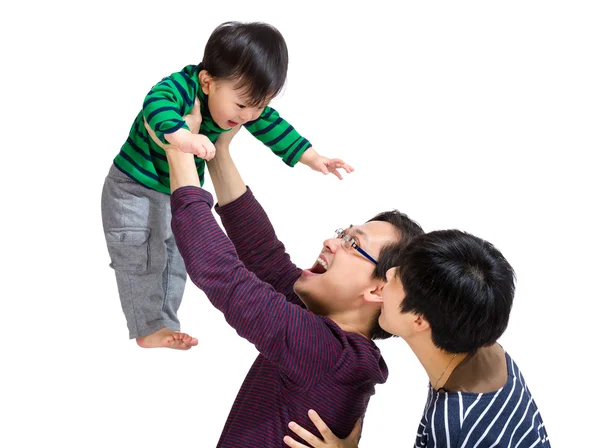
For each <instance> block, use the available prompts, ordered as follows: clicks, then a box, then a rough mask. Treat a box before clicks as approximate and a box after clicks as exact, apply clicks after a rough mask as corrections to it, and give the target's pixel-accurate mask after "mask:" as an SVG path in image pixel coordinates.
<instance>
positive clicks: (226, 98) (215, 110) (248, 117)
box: [202, 79, 266, 129]
mask: <svg viewBox="0 0 600 448" xmlns="http://www.w3.org/2000/svg"><path fill="white" fill-rule="evenodd" d="M236 85H237V83H236V82H235V81H221V80H218V81H217V80H214V79H211V80H210V81H209V82H207V83H205V85H203V86H202V90H203V91H204V93H205V94H207V95H208V109H209V111H210V115H211V116H212V118H213V120H214V121H215V123H216V124H217V126H219V127H220V128H221V129H231V128H233V127H235V126H237V125H239V124H245V123H247V122H249V121H252V120H256V119H257V118H258V117H259V116H260V114H262V112H263V110H264V109H265V107H266V104H265V105H264V106H261V107H256V106H250V105H249V104H248V101H247V99H246V98H244V97H243V90H240V89H237V90H236V89H235V86H236Z"/></svg>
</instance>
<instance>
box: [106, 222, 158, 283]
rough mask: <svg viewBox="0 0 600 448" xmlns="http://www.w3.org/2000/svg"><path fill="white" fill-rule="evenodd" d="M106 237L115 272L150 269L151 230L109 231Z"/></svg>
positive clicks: (124, 229) (129, 228) (111, 264)
mask: <svg viewBox="0 0 600 448" xmlns="http://www.w3.org/2000/svg"><path fill="white" fill-rule="evenodd" d="M105 236H106V243H107V245H108V253H109V255H110V261H111V263H110V267H111V268H113V269H114V270H115V271H136V272H141V271H145V270H147V269H148V249H149V245H148V238H149V237H150V230H149V229H144V228H140V229H136V228H131V227H128V228H122V229H109V230H108V231H106V232H105Z"/></svg>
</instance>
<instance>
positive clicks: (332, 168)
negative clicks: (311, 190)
mask: <svg viewBox="0 0 600 448" xmlns="http://www.w3.org/2000/svg"><path fill="white" fill-rule="evenodd" d="M299 162H300V163H303V164H304V165H306V166H308V167H309V168H311V169H313V170H315V171H319V172H321V173H323V174H329V173H333V174H334V175H335V176H336V177H337V178H338V179H340V180H342V174H341V173H340V172H339V171H338V170H339V169H344V170H345V171H346V173H348V174H349V173H351V172H352V171H354V168H352V167H351V166H350V165H348V164H347V163H346V162H344V161H343V160H342V159H330V158H328V157H325V156H322V155H320V154H319V153H318V152H317V151H315V149H314V148H312V147H311V148H308V149H307V150H306V151H304V154H302V157H300V160H299Z"/></svg>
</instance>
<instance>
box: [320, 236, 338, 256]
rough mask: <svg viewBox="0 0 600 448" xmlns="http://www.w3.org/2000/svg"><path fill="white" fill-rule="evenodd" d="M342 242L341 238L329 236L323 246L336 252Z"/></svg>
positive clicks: (333, 252)
mask: <svg viewBox="0 0 600 448" xmlns="http://www.w3.org/2000/svg"><path fill="white" fill-rule="evenodd" d="M341 242H342V240H340V239H339V238H327V239H326V240H325V241H323V248H324V249H327V250H329V252H331V253H332V254H335V253H336V251H337V250H338V249H339V248H340V245H341Z"/></svg>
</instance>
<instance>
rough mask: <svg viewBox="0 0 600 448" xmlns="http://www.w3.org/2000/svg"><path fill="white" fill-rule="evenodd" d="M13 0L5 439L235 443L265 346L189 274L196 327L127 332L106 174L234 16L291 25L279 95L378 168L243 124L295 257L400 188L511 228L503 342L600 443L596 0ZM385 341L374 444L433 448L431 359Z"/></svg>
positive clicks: (451, 220)
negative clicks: (149, 109)
mask: <svg viewBox="0 0 600 448" xmlns="http://www.w3.org/2000/svg"><path fill="white" fill-rule="evenodd" d="M7 3H8V2H4V3H3V6H2V7H1V9H2V11H0V12H1V14H0V16H1V21H2V24H1V25H2V26H0V37H1V42H2V44H1V45H2V67H3V68H2V69H1V71H0V76H1V83H0V86H1V87H0V88H1V89H2V97H1V98H2V99H1V102H2V107H1V108H0V114H2V117H1V118H2V120H1V123H2V147H3V158H2V164H3V168H2V176H1V178H0V179H1V180H0V181H1V182H2V190H1V191H2V193H1V194H2V202H3V207H2V220H1V221H0V225H1V226H2V228H1V230H2V233H1V234H2V236H3V241H2V248H3V250H2V254H3V257H2V258H3V260H4V262H3V263H2V265H3V266H4V268H3V269H2V271H1V275H2V292H1V293H0V294H1V308H0V309H1V311H0V316H1V318H2V325H1V326H0V337H1V339H0V348H1V351H2V354H1V358H0V366H1V367H0V375H2V381H1V386H0V387H1V388H2V389H1V394H0V409H1V414H2V417H1V418H0V446H3V447H11V448H12V447H39V446H61V447H105V446H114V447H121V446H123V447H144V448H146V447H148V448H150V447H164V446H174V447H181V448H186V447H198V446H202V447H204V446H206V447H210V446H215V444H216V442H217V440H218V437H219V435H220V432H221V429H222V427H223V424H224V422H225V419H226V417H227V414H228V412H229V409H230V407H231V404H232V402H233V400H234V397H235V395H236V394H237V391H238V389H239V386H240V384H241V382H242V380H243V378H244V376H245V375H246V372H247V370H248V368H249V367H250V365H251V363H252V361H253V360H254V357H255V355H256V351H255V349H254V347H253V346H252V345H250V344H249V343H248V342H246V341H244V340H242V339H241V338H239V337H238V336H237V334H236V333H235V331H234V330H233V329H231V328H230V327H229V326H228V325H227V324H226V323H225V321H224V320H223V318H222V316H221V314H220V313H219V312H217V311H216V310H215V309H213V308H212V307H211V305H210V304H209V302H208V300H207V299H206V297H205V296H204V295H203V293H201V292H200V291H199V290H198V289H197V288H196V287H195V286H193V285H192V284H191V283H188V288H187V290H186V293H185V296H184V301H183V305H182V307H181V309H180V319H181V321H182V329H183V330H184V331H188V332H189V333H190V334H192V335H194V336H196V337H198V338H199V340H200V344H199V346H198V347H196V348H194V349H192V350H190V351H188V352H177V351H171V350H143V349H140V348H138V347H137V346H136V344H135V342H134V341H129V340H128V339H127V328H126V324H125V320H124V317H123V314H122V312H121V308H120V304H119V299H118V296H117V289H116V282H115V279H114V273H113V272H112V270H111V269H110V268H109V267H108V263H109V258H108V253H107V250H106V245H105V241H104V236H103V232H102V225H101V217H100V193H101V189H102V184H103V181H104V177H105V175H106V173H107V171H108V168H109V166H110V164H111V161H112V159H113V158H114V156H115V155H116V154H117V152H118V150H119V148H120V145H121V144H122V143H123V142H124V140H125V138H126V136H127V133H128V131H129V127H130V126H131V123H132V120H133V119H134V117H135V115H136V114H137V112H138V111H139V109H140V107H141V104H142V101H143V98H144V96H145V94H146V93H147V91H148V90H149V89H150V87H151V86H152V85H153V84H154V83H156V82H158V81H159V80H160V79H161V78H162V77H163V76H166V75H168V74H170V73H172V72H174V71H178V70H180V69H181V68H182V67H184V66H185V65H187V64H193V63H197V62H199V61H200V59H201V57H202V52H203V48H204V44H205V42H206V39H207V38H208V36H209V34H210V32H211V31H212V30H213V29H214V28H215V27H216V26H217V25H218V24H219V23H221V22H223V21H226V20H231V19H235V20H244V21H247V20H261V21H267V22H270V23H272V24H274V25H275V26H277V27H278V28H279V29H280V31H281V32H282V33H283V34H284V36H285V38H286V40H287V43H288V47H289V52H290V66H289V78H288V83H287V86H286V89H285V91H284V93H283V94H282V95H281V96H280V97H279V98H278V99H277V100H276V101H275V102H274V103H273V105H274V106H275V107H276V108H277V109H278V110H279V111H280V112H281V114H282V115H283V116H284V117H286V118H287V119H288V121H290V122H291V123H293V124H294V126H295V127H296V128H297V129H298V130H299V131H300V132H301V133H302V134H303V135H305V136H307V137H308V138H309V139H310V140H311V141H312V142H313V144H314V145H315V148H316V149H317V150H319V151H320V152H321V153H323V154H326V155H329V156H339V157H343V158H345V159H346V160H347V161H348V162H350V163H352V164H353V165H354V166H355V168H356V172H355V173H354V174H352V175H351V176H347V178H346V179H345V180H344V181H343V182H340V181H338V180H337V179H335V178H334V177H333V176H327V177H325V176H322V175H320V174H318V173H314V172H312V171H310V170H309V169H307V168H306V167H304V166H300V165H299V166H298V167H296V168H294V169H290V168H288V167H286V166H285V165H284V164H283V163H282V162H281V161H280V160H279V159H277V158H276V157H273V156H272V155H271V154H270V152H269V151H268V150H266V149H263V147H262V145H261V144H260V143H259V142H258V141H255V140H254V139H253V138H252V137H251V136H250V135H249V134H248V133H247V132H246V131H243V132H244V134H243V135H242V134H240V136H238V137H236V140H237V141H236V142H235V143H234V156H235V158H236V161H237V162H238V164H239V168H240V171H241V172H242V175H243V177H244V180H245V181H246V182H247V184H249V185H250V186H251V187H252V188H253V190H254V192H255V194H256V196H257V197H258V198H259V200H260V201H262V203H263V205H264V207H265V208H266V210H267V211H268V212H269V213H270V216H271V218H272V220H273V223H274V226H275V228H276V229H277V230H278V234H279V236H280V238H281V239H282V240H283V241H284V242H285V243H286V245H287V248H288V250H289V252H290V253H291V254H292V256H293V259H294V260H295V261H296V262H297V263H298V264H299V265H301V266H308V265H310V264H312V262H313V260H314V258H315V257H316V255H317V254H318V252H319V250H320V247H321V246H320V245H321V242H322V241H323V239H325V238H326V237H329V236H330V235H331V234H332V232H333V230H334V229H335V228H337V227H339V226H345V225H348V224H350V223H357V222H362V221H365V220H367V219H368V218H370V217H371V216H372V215H374V214H375V213H377V212H379V211H382V210H387V209H390V208H398V209H400V210H401V211H404V212H406V213H408V214H409V215H410V216H411V217H413V218H415V219H416V220H417V221H419V222H420V223H421V224H422V225H423V227H424V228H425V229H426V230H434V229H444V228H460V229H463V230H467V231H469V232H471V233H474V234H475V235H478V236H480V237H482V238H485V239H488V240H490V241H491V242H493V243H494V244H495V245H496V246H497V247H498V248H499V249H500V250H501V251H502V252H503V253H504V255H505V256H506V257H507V259H508V260H509V262H511V264H512V265H513V267H514V268H515V270H516V272H517V275H518V286H517V295H516V299H515V305H514V309H513V313H512V316H511V322H510V325H509V328H508V330H507V332H506V333H505V335H504V336H503V337H502V339H501V342H502V344H503V345H504V347H505V348H506V349H507V350H508V351H509V352H510V353H511V355H512V356H513V357H514V358H515V360H516V361H517V362H518V363H519V365H520V367H521V369H522V371H523V373H524V375H525V378H526V379H527V381H528V383H529V386H530V389H531V391H532V393H533V394H534V397H535V399H536V401H537V404H538V406H539V408H540V410H541V413H542V416H543V418H544V420H545V422H546V425H547V428H548V433H549V435H550V439H551V441H552V442H553V446H556V447H559V446H572V445H573V444H574V441H573V439H576V440H577V441H578V442H580V443H581V444H583V445H585V446H590V445H593V444H594V443H596V442H595V441H590V440H587V441H586V440H585V438H586V437H587V436H588V435H590V434H593V433H594V432H595V430H596V425H597V420H598V416H599V414H598V410H597V403H596V401H597V400H595V396H596V394H597V381H598V369H597V368H592V365H596V366H597V365H598V348H597V342H596V337H597V329H598V316H597V313H598V310H599V306H598V300H599V299H600V293H599V292H598V283H597V278H598V272H599V269H600V263H599V261H598V256H599V254H600V245H599V243H598V236H597V235H598V228H599V226H600V221H599V219H598V203H599V200H598V193H599V192H600V188H599V181H598V177H599V176H598V163H597V161H596V160H597V153H598V149H599V148H600V145H599V129H598V123H599V119H600V109H599V104H600V88H599V86H600V82H599V80H600V66H599V54H600V53H599V47H600V44H599V43H600V32H599V27H598V23H600V15H599V14H598V6H597V3H596V2H593V1H590V2H583V1H562V2H559V1H536V2H534V1H523V0H521V1H503V2H494V3H492V2H483V1H472V2H465V1H461V2H435V1H428V2H394V3H395V5H396V6H395V9H394V10H392V9H390V7H389V6H386V5H385V4H384V2H380V1H369V2H364V3H361V4H358V3H353V2H325V1H321V2H319V3H316V4H310V3H308V2H259V1H246V2H240V3H237V2H233V1H229V2H203V1H199V0H196V1H190V2H177V1H171V2H154V1H145V2H133V1H125V0H123V1H120V2H111V1H101V2H100V1H98V2H77V3H73V4H68V3H66V2H41V1H40V2H25V1H22V2H10V4H11V5H12V6H7ZM17 3H18V10H17V9H15V8H17V6H14V5H15V4H17ZM167 3H168V4H169V5H170V6H166V5H167ZM284 8H288V11H287V12H285V11H284ZM206 187H207V188H208V189H210V190H211V191H212V187H211V185H210V182H207V184H206ZM378 345H379V346H380V347H381V350H382V352H383V353H384V355H385V358H386V360H387V362H388V365H389V368H390V377H389V380H388V382H387V383H386V384H385V385H382V386H379V387H378V388H377V394H376V395H375V396H374V397H373V399H372V401H371V404H370V406H369V409H368V413H367V419H366V422H365V426H364V432H363V434H364V436H363V441H362V443H361V447H366V448H370V447H382V446H385V447H388V446H389V447H394V446H396V447H405V446H411V444H412V443H413V441H414V436H415V433H416V429H417V425H418V422H419V418H420V416H421V412H422V410H423V406H424V403H425V397H426V385H427V378H426V376H425V373H424V371H423V370H422V369H421V366H420V365H419V364H418V363H417V361H416V358H415V357H414V356H413V355H412V353H411V352H410V351H409V350H408V348H407V347H406V345H405V344H404V343H403V342H402V341H401V340H398V339H396V340H390V341H385V342H382V343H379V344H378ZM590 426H592V427H590Z"/></svg>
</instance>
